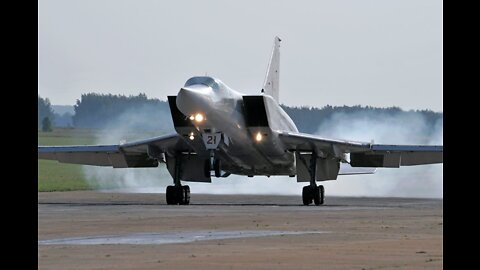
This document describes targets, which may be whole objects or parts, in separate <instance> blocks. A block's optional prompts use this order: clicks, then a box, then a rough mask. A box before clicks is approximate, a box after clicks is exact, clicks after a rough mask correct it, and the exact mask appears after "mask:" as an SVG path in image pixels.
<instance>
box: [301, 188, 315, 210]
mask: <svg viewBox="0 0 480 270" xmlns="http://www.w3.org/2000/svg"><path fill="white" fill-rule="evenodd" d="M312 199H313V190H312V188H311V187H310V186H305V187H303V190H302V200H303V205H310V204H311V203H312Z"/></svg>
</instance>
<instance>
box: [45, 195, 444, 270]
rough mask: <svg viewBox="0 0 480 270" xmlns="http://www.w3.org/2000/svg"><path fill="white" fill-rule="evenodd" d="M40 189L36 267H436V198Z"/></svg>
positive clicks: (439, 223) (439, 204)
mask: <svg viewBox="0 0 480 270" xmlns="http://www.w3.org/2000/svg"><path fill="white" fill-rule="evenodd" d="M191 203H192V204H191V205H188V206H171V205H166V203H165V198H164V194H135V193H130V194H129V193H102V192H98V191H72V192H39V193H38V240H39V242H38V265H39V269H441V268H442V266H443V248H442V246H443V200H438V199H406V198H351V197H327V198H326V205H324V206H320V207H318V206H303V205H301V198H300V196H266V195H202V194H192V202H191Z"/></svg>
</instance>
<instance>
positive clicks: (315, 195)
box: [313, 187, 321, 206]
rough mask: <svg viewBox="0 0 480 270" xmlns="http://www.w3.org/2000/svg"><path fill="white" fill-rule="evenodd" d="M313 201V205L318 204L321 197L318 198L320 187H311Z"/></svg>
mask: <svg viewBox="0 0 480 270" xmlns="http://www.w3.org/2000/svg"><path fill="white" fill-rule="evenodd" d="M313 202H314V203H315V205H317V206H318V205H320V202H321V198H320V187H315V188H313Z"/></svg>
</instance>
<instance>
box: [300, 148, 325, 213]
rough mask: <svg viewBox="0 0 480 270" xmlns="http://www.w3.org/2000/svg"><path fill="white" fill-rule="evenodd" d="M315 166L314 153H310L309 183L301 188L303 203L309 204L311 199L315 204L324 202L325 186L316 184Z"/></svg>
mask: <svg viewBox="0 0 480 270" xmlns="http://www.w3.org/2000/svg"><path fill="white" fill-rule="evenodd" d="M316 168H317V159H316V155H315V154H312V157H311V158H310V166H309V172H310V185H309V186H305V187H303V190H302V200H303V205H310V204H311V203H312V201H313V202H314V203H315V205H322V204H323V203H324V202H325V188H324V187H323V186H322V185H320V186H317V183H316V181H315V178H316V177H315V176H316Z"/></svg>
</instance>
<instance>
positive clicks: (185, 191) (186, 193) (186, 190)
mask: <svg viewBox="0 0 480 270" xmlns="http://www.w3.org/2000/svg"><path fill="white" fill-rule="evenodd" d="M181 191H182V198H181V199H182V200H181V201H180V204H182V205H189V204H190V187H189V186H182V188H181Z"/></svg>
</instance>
